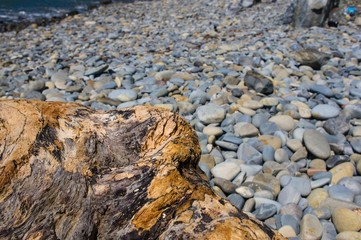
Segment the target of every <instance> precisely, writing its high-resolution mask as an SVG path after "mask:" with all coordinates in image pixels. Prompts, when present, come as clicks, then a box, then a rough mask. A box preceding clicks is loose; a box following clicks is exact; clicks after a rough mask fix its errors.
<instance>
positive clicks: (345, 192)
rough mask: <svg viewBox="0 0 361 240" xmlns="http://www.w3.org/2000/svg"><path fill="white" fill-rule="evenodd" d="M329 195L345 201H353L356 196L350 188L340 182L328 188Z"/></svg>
mask: <svg viewBox="0 0 361 240" xmlns="http://www.w3.org/2000/svg"><path fill="white" fill-rule="evenodd" d="M328 195H329V196H330V197H331V198H333V199H338V200H341V201H345V202H353V199H354V197H355V195H354V194H353V192H352V191H351V190H350V189H348V188H347V187H345V186H342V185H338V184H337V185H333V186H331V187H329V188H328Z"/></svg>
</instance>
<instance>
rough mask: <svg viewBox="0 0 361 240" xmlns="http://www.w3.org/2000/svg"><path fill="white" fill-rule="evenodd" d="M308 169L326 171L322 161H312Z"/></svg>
mask: <svg viewBox="0 0 361 240" xmlns="http://www.w3.org/2000/svg"><path fill="white" fill-rule="evenodd" d="M308 167H309V168H315V169H326V163H325V161H324V160H323V159H313V160H312V161H311V162H310V163H309V164H308Z"/></svg>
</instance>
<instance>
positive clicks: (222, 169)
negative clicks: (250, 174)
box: [211, 162, 241, 180]
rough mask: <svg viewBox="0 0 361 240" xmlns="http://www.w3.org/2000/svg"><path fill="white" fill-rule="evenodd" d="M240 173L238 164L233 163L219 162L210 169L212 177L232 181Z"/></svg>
mask: <svg viewBox="0 0 361 240" xmlns="http://www.w3.org/2000/svg"><path fill="white" fill-rule="evenodd" d="M240 171H241V167H240V166H239V164H236V163H234V162H221V163H219V164H217V165H216V166H215V167H214V168H212V169H211V173H212V174H213V176H214V177H217V178H224V179H227V180H232V179H233V178H234V177H235V176H237V174H238V173H239V172H240Z"/></svg>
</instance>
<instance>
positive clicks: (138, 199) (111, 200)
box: [0, 100, 283, 240]
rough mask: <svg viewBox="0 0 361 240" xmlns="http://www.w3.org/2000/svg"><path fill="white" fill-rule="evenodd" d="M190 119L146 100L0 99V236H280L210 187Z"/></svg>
mask: <svg viewBox="0 0 361 240" xmlns="http://www.w3.org/2000/svg"><path fill="white" fill-rule="evenodd" d="M199 156H200V148H199V145H198V139H197V136H196V134H195V133H194V131H193V130H192V128H191V127H190V126H189V125H188V124H187V123H186V121H185V120H184V119H183V118H181V117H180V116H178V115H177V114H174V113H171V112H168V111H165V110H162V109H157V108H150V107H135V108H132V109H125V110H114V111H109V112H99V111H94V110H91V109H89V108H86V107H84V106H81V105H77V104H73V103H46V102H38V101H24V100H2V101H0V239H77V240H79V239H196V238H199V239H283V238H282V237H281V236H280V235H279V234H277V233H275V232H273V231H272V230H270V229H269V228H267V227H266V226H264V225H263V224H262V223H260V222H258V221H257V220H254V219H252V218H250V217H249V216H248V215H246V214H244V213H242V212H239V211H238V210H237V209H236V208H235V207H233V206H232V205H231V204H230V203H229V202H228V201H226V200H224V199H221V198H220V197H218V196H217V195H215V194H214V193H213V192H212V191H211V189H210V187H209V186H208V183H207V182H206V181H204V180H202V178H201V177H200V175H199V174H198V172H197V170H196V165H197V161H198V159H199Z"/></svg>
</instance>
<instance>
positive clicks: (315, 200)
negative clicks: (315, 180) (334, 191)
mask: <svg viewBox="0 0 361 240" xmlns="http://www.w3.org/2000/svg"><path fill="white" fill-rule="evenodd" d="M327 198H328V192H327V190H326V189H323V188H316V189H314V190H312V191H311V193H310V195H308V197H307V200H308V205H309V206H310V207H313V208H318V207H319V206H320V205H321V203H322V202H323V201H325V200H326V199H327Z"/></svg>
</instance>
